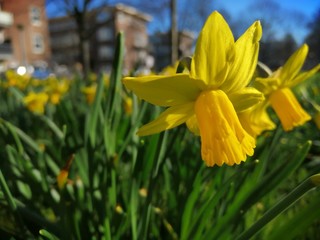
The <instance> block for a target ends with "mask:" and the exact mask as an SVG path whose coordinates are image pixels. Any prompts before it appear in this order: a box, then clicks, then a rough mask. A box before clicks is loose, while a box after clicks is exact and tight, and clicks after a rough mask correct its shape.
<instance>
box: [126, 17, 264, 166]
mask: <svg viewBox="0 0 320 240" xmlns="http://www.w3.org/2000/svg"><path fill="white" fill-rule="evenodd" d="M261 35H262V29H261V25H260V22H259V21H256V22H255V23H253V24H252V25H251V26H250V27H249V28H248V29H247V31H246V32H245V33H244V34H243V35H242V36H241V37H240V38H239V39H238V40H237V41H236V42H235V41H234V37H233V35H232V32H231V30H230V28H229V26H228V24H227V23H226V21H225V20H224V18H223V17H222V16H221V15H220V14H219V13H218V12H213V13H212V14H211V15H210V16H209V18H208V19H207V21H206V23H205V25H204V26H203V28H202V30H201V32H200V35H199V38H198V40H197V44H196V49H195V53H194V56H193V58H192V61H191V68H190V72H189V73H180V74H175V75H170V76H145V77H126V78H124V79H123V83H124V84H125V86H126V87H127V88H128V89H129V90H132V91H133V92H134V93H135V94H136V95H137V96H138V97H140V98H141V99H144V100H146V101H148V102H150V103H152V104H154V105H159V106H163V107H168V108H167V109H166V110H165V111H164V112H163V113H162V114H160V116H159V117H158V118H157V119H156V120H154V121H152V122H150V123H148V124H146V125H144V126H143V127H141V128H140V129H139V131H138V134H139V135H140V136H144V135H149V134H154V133H158V132H161V131H164V130H168V129H171V128H174V127H176V126H178V125H180V124H183V123H187V126H188V128H189V129H190V130H191V131H192V132H194V133H195V134H199V135H200V137H201V155H202V159H203V160H204V161H205V163H206V164H207V166H214V165H218V166H221V165H222V164H224V163H225V164H227V165H234V164H239V163H240V162H241V161H245V160H246V157H247V155H249V156H251V155H253V149H254V147H255V139H254V138H253V137H252V136H250V135H249V134H248V133H247V132H246V131H245V130H244V129H243V127H242V125H241V124H240V121H239V118H238V116H237V113H238V112H241V111H243V110H245V109H247V108H250V107H251V106H253V105H255V104H257V103H259V102H261V101H262V100H263V95H262V94H261V93H260V92H259V91H257V90H256V89H254V88H251V87H247V85H248V83H249V82H250V80H251V77H252V75H253V72H254V70H255V68H256V64H257V57H258V51H259V40H260V38H261Z"/></svg>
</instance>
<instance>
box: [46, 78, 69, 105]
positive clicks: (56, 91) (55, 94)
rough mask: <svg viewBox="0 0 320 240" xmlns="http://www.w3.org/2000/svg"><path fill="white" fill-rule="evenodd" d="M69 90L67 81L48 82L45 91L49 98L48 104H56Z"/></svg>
mask: <svg viewBox="0 0 320 240" xmlns="http://www.w3.org/2000/svg"><path fill="white" fill-rule="evenodd" d="M68 89H69V81H67V80H61V81H59V80H58V79H55V80H54V81H50V82H49V84H48V86H47V88H46V91H47V92H48V94H49V96H50V102H51V103H52V104H55V105H56V104H58V103H59V102H60V99H61V97H62V96H63V95H64V94H65V93H66V92H67V91H68Z"/></svg>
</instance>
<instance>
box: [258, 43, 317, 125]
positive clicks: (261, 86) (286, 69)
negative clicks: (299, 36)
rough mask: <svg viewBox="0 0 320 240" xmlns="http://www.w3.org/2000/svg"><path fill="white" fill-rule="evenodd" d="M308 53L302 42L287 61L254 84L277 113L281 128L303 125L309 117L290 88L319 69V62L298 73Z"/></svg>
mask: <svg viewBox="0 0 320 240" xmlns="http://www.w3.org/2000/svg"><path fill="white" fill-rule="evenodd" d="M307 54H308V46H307V45H306V44H303V45H302V46H301V47H300V48H299V49H298V50H297V51H296V52H295V53H293V54H292V56H291V57H290V58H289V59H288V61H287V62H286V63H285V64H284V65H283V67H280V68H279V69H278V70H277V71H275V72H274V73H272V74H271V75H270V76H269V77H268V78H257V79H256V81H255V83H254V86H255V87H256V88H257V89H258V90H260V91H261V92H263V93H264V95H265V97H266V101H268V103H270V105H271V107H272V108H273V109H274V111H275V112H276V114H277V115H278V117H279V119H280V121H281V124H282V126H283V129H284V130H285V131H290V130H292V129H293V128H294V127H296V126H300V125H303V124H304V123H305V122H306V121H308V120H310V119H311V117H310V116H309V114H308V113H307V112H305V111H304V110H303V108H302V107H301V105H300V104H299V102H298V101H297V99H296V97H295V96H294V94H293V92H292V91H291V89H290V88H292V87H294V86H295V85H297V84H298V83H301V82H302V81H304V80H306V79H308V78H310V77H311V76H312V75H313V74H315V73H316V72H317V71H318V70H319V69H320V64H319V65H317V66H316V67H314V68H313V69H311V70H309V71H306V72H302V73H299V72H300V70H301V68H302V66H303V64H304V62H305V59H306V57H307Z"/></svg>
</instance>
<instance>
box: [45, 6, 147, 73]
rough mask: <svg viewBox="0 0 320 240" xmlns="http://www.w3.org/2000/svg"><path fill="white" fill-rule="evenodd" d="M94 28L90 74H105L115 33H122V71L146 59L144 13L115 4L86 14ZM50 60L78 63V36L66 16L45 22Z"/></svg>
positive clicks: (71, 21) (70, 19)
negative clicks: (123, 44)
mask: <svg viewBox="0 0 320 240" xmlns="http://www.w3.org/2000/svg"><path fill="white" fill-rule="evenodd" d="M90 14H92V15H93V16H94V17H93V19H94V21H93V22H91V26H92V28H95V29H94V31H92V34H91V35H90V38H89V42H90V66H91V69H92V70H94V71H100V70H105V71H108V70H109V69H110V67H111V64H112V60H113V53H114V47H115V41H116V34H117V33H118V32H124V34H125V55H126V57H125V60H124V69H125V70H126V71H129V70H130V69H133V68H134V67H135V65H136V64H137V63H138V62H143V61H144V59H145V58H146V57H147V56H148V44H149V37H148V33H147V27H146V23H147V22H148V21H150V20H151V17H150V16H149V15H147V14H144V13H142V12H139V11H137V10H136V9H134V8H131V7H128V6H124V5H116V6H112V7H103V8H101V9H94V10H92V11H90ZM49 31H50V38H51V49H52V60H53V61H54V62H57V63H59V64H64V65H67V66H69V67H72V65H74V64H75V63H79V62H80V61H81V49H80V48H79V42H80V38H79V34H77V25H76V22H75V19H74V18H72V17H69V16H64V17H58V18H52V19H50V20H49Z"/></svg>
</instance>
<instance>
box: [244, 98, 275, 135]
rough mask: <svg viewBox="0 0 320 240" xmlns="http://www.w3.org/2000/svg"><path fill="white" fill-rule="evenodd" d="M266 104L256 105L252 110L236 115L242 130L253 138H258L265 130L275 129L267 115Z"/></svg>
mask: <svg viewBox="0 0 320 240" xmlns="http://www.w3.org/2000/svg"><path fill="white" fill-rule="evenodd" d="M267 107H268V105H267V104H266V102H262V103H258V104H257V105H255V106H253V107H252V108H250V109H248V110H246V111H243V112H240V113H238V117H239V120H240V122H241V124H242V126H243V128H244V129H245V130H246V131H247V132H248V133H249V134H250V135H251V136H253V137H257V136H259V135H260V134H261V133H262V132H264V131H266V130H273V129H275V128H276V125H275V124H274V122H273V121H272V120H271V119H270V117H269V115H268V113H267Z"/></svg>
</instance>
